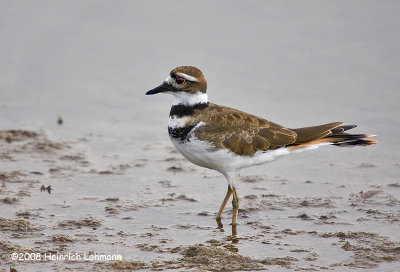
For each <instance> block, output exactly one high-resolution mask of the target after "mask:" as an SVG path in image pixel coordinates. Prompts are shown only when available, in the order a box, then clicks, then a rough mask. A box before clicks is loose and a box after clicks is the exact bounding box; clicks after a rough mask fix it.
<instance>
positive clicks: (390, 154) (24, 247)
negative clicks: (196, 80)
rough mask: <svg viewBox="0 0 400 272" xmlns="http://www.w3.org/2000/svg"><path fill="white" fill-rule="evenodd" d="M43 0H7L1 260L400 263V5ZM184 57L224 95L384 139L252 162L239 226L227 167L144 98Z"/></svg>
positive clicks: (0, 92)
mask: <svg viewBox="0 0 400 272" xmlns="http://www.w3.org/2000/svg"><path fill="white" fill-rule="evenodd" d="M40 2H41V4H36V3H35V5H32V4H31V3H29V1H27V2H24V1H13V2H10V1H9V2H7V3H2V4H0V6H1V8H0V18H1V19H0V26H2V27H1V28H0V49H1V50H0V62H1V63H2V65H0V271H1V272H3V271H7V272H9V271H13V272H15V271H65V270H73V271H132V270H137V271H263V270H267V271H288V270H289V271H304V270H305V271H397V270H399V267H400V262H399V258H400V242H399V241H400V234H399V231H398V230H399V227H400V222H399V220H400V212H399V204H400V203H399V201H400V178H399V177H400V156H399V154H400V138H399V137H398V135H399V134H400V130H399V128H400V122H399V118H398V116H400V110H399V107H398V101H400V92H399V91H398V89H399V80H398V73H397V71H399V69H400V68H399V67H400V58H399V54H398V52H399V51H398V48H399V47H400V38H399V36H398V32H399V31H398V29H399V28H400V21H399V19H398V14H399V12H400V5H399V4H398V3H397V2H392V1H380V2H379V3H378V2H376V1H350V2H349V1H335V2H331V3H325V4H324V5H322V4H321V3H320V2H318V1H317V2H314V1H302V2H301V3H300V2H298V1H292V2H291V1H287V2H286V1H285V2H282V1H268V2H264V1H260V2H257V1H252V2H251V3H250V2H235V3H232V2H231V1H218V2H215V1H213V2H211V1H202V2H201V3H200V2H199V3H194V2H187V1H185V2H181V1H174V0H171V1H168V3H166V2H163V1H147V2H139V1H97V0H96V1H90V0H88V1H85V2H82V3H80V4H79V5H77V4H75V3H71V2H70V1H40ZM178 15H179V16H178ZM221 18H223V20H221ZM179 65H195V66H198V67H199V68H200V69H201V70H202V71H203V72H204V74H205V76H206V77H207V80H208V94H209V97H210V100H211V101H212V102H215V103H218V104H223V105H226V106H230V107H234V108H238V109H241V110H244V111H247V112H250V113H252V114H256V115H259V116H262V117H265V118H266V119H269V120H271V121H274V122H277V123H279V124H282V125H284V126H287V127H301V126H308V125H316V124H323V123H328V122H332V121H345V122H347V123H348V124H357V125H358V128H356V129H354V132H355V133H371V134H377V135H378V136H377V137H376V139H377V140H378V141H379V144H377V145H374V146H370V147H365V148H364V147H355V148H337V147H326V148H320V149H318V150H311V151H308V152H302V153H299V154H293V156H288V157H286V158H282V159H280V160H278V161H276V162H273V163H271V164H267V165H263V166H258V167H253V168H249V169H244V170H243V171H241V172H240V179H239V181H238V184H237V187H238V188H237V190H238V195H239V198H240V204H241V206H240V210H239V218H238V223H239V224H238V226H237V235H236V236H232V230H231V226H230V221H231V219H230V218H231V209H230V208H231V207H228V206H227V208H226V210H225V212H224V213H223V217H222V223H223V225H224V227H223V229H218V228H217V223H216V221H215V215H216V212H217V210H218V208H219V205H220V204H221V202H222V199H223V197H224V196H225V193H226V186H227V184H226V180H225V178H224V177H223V176H221V175H220V174H218V173H217V172H215V171H211V170H207V169H203V168H199V167H197V166H195V165H193V164H191V163H189V162H187V161H186V160H185V159H183V157H182V156H181V155H180V154H178V153H177V152H176V151H175V150H174V148H173V146H172V144H171V143H170V141H169V139H168V136H167V131H166V120H167V117H168V112H169V107H170V105H171V101H172V98H171V97H167V96H162V95H160V96H154V97H147V96H145V95H144V94H145V92H146V91H147V90H149V89H151V88H153V87H155V86H157V85H158V84H160V83H161V81H162V80H163V79H164V78H165V77H166V76H167V74H168V72H169V71H170V70H171V69H172V68H174V67H175V66H179ZM13 253H17V255H15V257H16V259H15V260H14V259H13V256H14V255H12V254H13Z"/></svg>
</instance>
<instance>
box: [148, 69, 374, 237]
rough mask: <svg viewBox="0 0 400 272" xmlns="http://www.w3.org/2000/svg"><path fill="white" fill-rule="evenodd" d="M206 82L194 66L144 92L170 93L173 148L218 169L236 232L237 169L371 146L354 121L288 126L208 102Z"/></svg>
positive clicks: (198, 162)
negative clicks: (334, 148)
mask: <svg viewBox="0 0 400 272" xmlns="http://www.w3.org/2000/svg"><path fill="white" fill-rule="evenodd" d="M206 91H207V81H206V78H205V76H204V75H203V73H202V72H201V71H200V70H199V69H198V68H196V67H194V66H180V67H177V68H175V69H173V70H172V71H171V72H170V74H169V75H168V77H167V78H166V79H165V80H164V82H163V83H162V84H161V85H159V86H158V87H156V88H154V89H152V90H150V91H148V92H147V93H146V95H154V94H158V93H165V94H172V95H173V96H174V97H175V101H174V102H173V104H172V107H171V110H170V113H169V121H168V134H169V137H170V139H171V141H172V143H173V145H174V146H175V148H176V149H177V150H178V151H179V152H180V153H181V154H182V155H183V156H184V157H185V158H186V159H187V160H189V161H190V162H192V163H193V164H196V165H198V166H201V167H205V168H209V169H213V170H216V171H218V172H220V173H221V174H222V175H224V176H225V178H226V180H227V181H228V191H227V193H226V195H225V198H224V200H223V201H222V204H221V206H220V209H219V210H218V213H217V215H216V221H217V223H218V226H219V227H220V228H222V227H223V225H222V223H221V217H222V213H223V211H224V208H225V206H226V204H227V202H228V201H229V199H230V197H231V195H232V210H233V212H232V231H233V233H236V225H237V217H238V210H239V197H238V194H237V192H236V181H237V178H238V170H240V169H242V168H247V167H250V166H255V165H261V164H264V163H268V162H272V161H275V160H276V159H278V158H281V157H283V156H286V155H288V154H291V153H297V152H300V151H304V150H309V149H315V148H318V147H320V146H324V145H334V146H340V147H342V146H368V145H372V144H375V143H377V141H376V140H371V139H367V138H369V137H372V136H375V135H372V134H350V133H347V132H346V131H348V130H350V129H353V128H355V127H356V125H346V124H345V123H343V122H331V123H328V124H323V125H317V126H310V127H302V128H296V129H290V128H286V127H284V126H281V125H278V124H276V123H274V122H271V121H268V120H267V119H264V118H261V117H258V116H255V115H252V114H249V113H246V112H243V111H240V110H237V109H233V108H229V107H225V106H220V105H217V104H214V103H211V102H209V101H208V95H207V92H206Z"/></svg>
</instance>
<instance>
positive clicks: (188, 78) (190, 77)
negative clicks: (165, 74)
mask: <svg viewBox="0 0 400 272" xmlns="http://www.w3.org/2000/svg"><path fill="white" fill-rule="evenodd" d="M176 75H178V76H181V77H184V78H186V79H187V80H189V81H193V82H198V80H197V78H195V77H192V76H189V75H187V74H185V73H176Z"/></svg>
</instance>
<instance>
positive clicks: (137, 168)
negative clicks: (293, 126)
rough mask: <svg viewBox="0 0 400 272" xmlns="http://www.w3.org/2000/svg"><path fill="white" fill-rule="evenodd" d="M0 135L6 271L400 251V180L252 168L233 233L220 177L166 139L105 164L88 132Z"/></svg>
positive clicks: (299, 265) (305, 262)
mask: <svg viewBox="0 0 400 272" xmlns="http://www.w3.org/2000/svg"><path fill="white" fill-rule="evenodd" d="M0 140H1V142H0V143H1V145H0V147H1V149H0V150H1V159H2V163H3V164H4V165H8V168H9V169H10V171H2V172H1V173H0V180H1V184H2V185H1V197H0V198H1V199H0V201H1V205H2V207H3V209H2V216H1V217H0V229H1V239H0V246H1V249H2V252H3V254H2V256H1V258H2V259H1V262H2V263H3V267H4V268H3V269H5V270H4V271H6V269H7V267H12V268H14V269H17V271H24V270H25V269H28V268H29V270H30V271H34V270H35V269H37V270H41V269H43V268H44V267H46V269H52V270H57V271H65V270H66V269H73V270H74V271H88V270H97V271H109V270H116V271H118V270H156V271H169V270H171V271H182V270H187V269H192V270H193V269H194V270H195V271H197V270H205V271H255V270H273V271H277V270H279V271H280V270H282V271H284V270H286V269H291V270H310V271H320V270H333V271H347V270H351V271H357V269H360V270H368V269H369V270H371V271H374V270H375V269H379V270H380V271H390V270H391V269H394V267H396V266H397V265H398V262H399V259H400V243H399V242H398V239H397V238H398V232H397V227H398V225H399V220H400V213H399V210H398V205H399V200H398V197H399V191H400V189H399V188H400V184H399V183H398V182H394V183H390V184H386V185H385V186H382V185H379V186H378V185H374V184H371V185H369V186H365V187H363V188H364V191H362V192H361V191H360V192H358V193H357V194H354V195H352V194H349V193H348V192H349V189H348V187H349V186H350V184H349V182H348V180H346V179H345V180H338V181H335V183H331V182H324V180H320V181H311V180H292V181H289V180H287V179H286V178H284V177H278V176H276V177H268V176H267V175H263V174H257V175H251V174H248V173H245V174H242V175H241V179H240V182H239V184H238V187H239V189H238V190H239V192H240V196H241V208H240V212H239V225H238V227H237V228H238V235H237V236H232V233H231V227H230V225H229V222H230V209H227V211H226V212H225V213H224V215H223V224H224V225H225V226H224V228H223V229H222V230H221V229H218V228H217V224H216V222H215V220H214V217H215V214H216V211H217V208H218V205H219V202H220V200H221V199H222V197H223V193H224V188H225V186H224V185H225V184H224V182H223V178H222V177H220V176H218V175H217V174H214V173H213V172H212V171H208V170H203V169H201V168H197V167H194V166H192V165H191V164H190V163H188V162H186V161H185V160H184V159H182V158H181V157H180V155H179V154H177V153H176V151H174V150H173V149H172V148H171V147H169V146H165V147H163V148H162V150H163V151H162V152H161V153H159V154H158V156H159V157H160V158H159V159H156V158H154V159H153V160H150V159H140V160H137V161H129V163H122V162H121V161H120V159H118V158H115V157H114V158H112V159H111V161H113V162H114V163H113V164H110V165H108V166H106V167H104V168H99V169H98V168H96V167H95V166H96V164H94V163H93V162H91V161H90V159H89V158H88V155H87V154H86V152H85V150H84V149H81V148H78V147H79V146H82V143H87V142H88V141H90V140H89V139H81V140H77V141H75V142H74V141H60V140H57V141H56V140H53V139H51V138H49V137H48V136H46V135H45V134H43V133H41V132H34V131H26V130H13V131H1V132H0ZM157 148H158V149H159V147H157ZM151 150H152V147H151V146H145V147H143V152H149V153H151ZM150 157H151V156H150ZM332 164H333V163H332ZM330 167H331V168H336V167H335V166H334V165H330ZM11 168H13V169H14V170H11ZM322 168H323V167H321V169H320V171H321V172H323V171H327V170H324V169H322ZM348 168H349V169H347V170H350V171H352V172H360V171H361V172H365V171H371V169H375V168H378V166H377V165H374V164H371V163H369V164H365V163H364V164H358V165H353V166H349V167H348ZM23 169H24V170H23ZM245 172H247V171H245ZM250 172H251V170H250ZM328 172H330V171H329V170H328ZM149 173H152V174H151V175H149ZM215 180H217V181H218V183H217V182H216V181H215ZM288 187H290V188H289V189H288ZM193 188H196V189H195V190H193ZM14 252H17V253H21V254H20V255H21V256H19V259H18V260H12V259H11V254H12V253H14ZM22 253H23V254H24V255H22ZM29 253H33V254H37V253H40V256H39V258H40V260H37V259H34V260H29V258H31V257H29V256H30V255H25V254H29ZM63 256H64V258H67V260H64V259H61V260H60V258H63ZM76 256H79V257H76ZM96 256H98V258H106V259H97V260H96V259H93V258H96ZM333 256H334V257H333ZM332 257H333V258H332ZM24 258H25V259H26V258H28V259H27V260H24ZM74 258H75V259H74ZM91 258H92V259H91ZM107 258H108V259H111V260H108V259H107ZM119 258H121V259H119ZM113 259H114V260H113ZM385 269H387V270H385Z"/></svg>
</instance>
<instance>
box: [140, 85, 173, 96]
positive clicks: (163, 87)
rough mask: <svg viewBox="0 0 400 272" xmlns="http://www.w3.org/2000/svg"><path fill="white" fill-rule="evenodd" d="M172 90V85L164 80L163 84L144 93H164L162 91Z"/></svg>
mask: <svg viewBox="0 0 400 272" xmlns="http://www.w3.org/2000/svg"><path fill="white" fill-rule="evenodd" d="M173 90H174V87H172V86H171V85H169V84H167V83H165V82H164V83H163V84H161V85H160V86H158V87H156V88H154V89H153V90H150V91H148V92H147V93H146V95H150V94H158V93H164V92H168V91H173Z"/></svg>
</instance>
